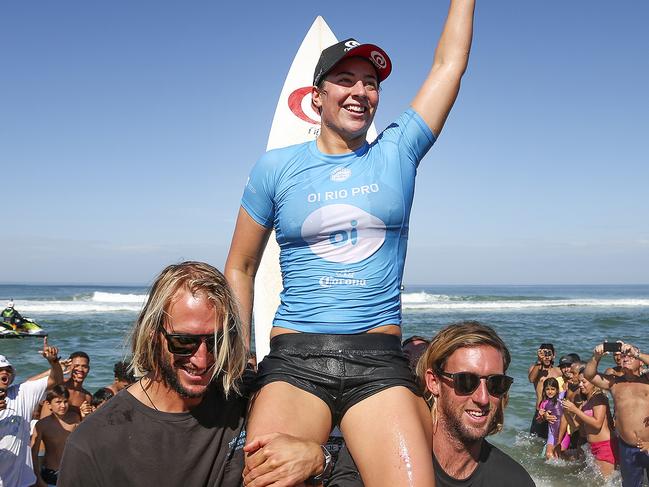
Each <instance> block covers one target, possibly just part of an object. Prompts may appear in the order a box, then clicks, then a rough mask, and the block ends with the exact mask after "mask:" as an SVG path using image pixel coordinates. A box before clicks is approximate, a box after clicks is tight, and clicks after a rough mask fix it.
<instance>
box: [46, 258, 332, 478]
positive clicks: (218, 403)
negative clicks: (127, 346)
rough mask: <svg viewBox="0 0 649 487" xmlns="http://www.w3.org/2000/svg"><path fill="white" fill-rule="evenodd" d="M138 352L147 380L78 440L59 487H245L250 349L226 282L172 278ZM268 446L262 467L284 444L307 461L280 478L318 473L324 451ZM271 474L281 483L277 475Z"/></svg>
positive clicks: (148, 317)
mask: <svg viewBox="0 0 649 487" xmlns="http://www.w3.org/2000/svg"><path fill="white" fill-rule="evenodd" d="M132 352H133V359H132V362H131V365H132V368H133V369H134V371H135V374H136V376H138V377H140V378H139V380H138V381H137V382H135V383H134V384H133V385H131V386H130V387H128V388H127V389H125V390H122V391H120V392H119V393H118V394H117V395H116V396H115V397H114V398H113V399H111V400H110V401H109V402H108V403H106V405H105V406H103V407H102V408H100V409H98V410H97V412H95V413H93V414H92V415H90V416H89V417H88V419H86V420H84V422H83V423H82V424H81V425H80V426H79V428H77V429H76V430H75V432H74V433H72V434H71V435H70V437H69V439H68V443H67V445H66V447H65V452H64V455H63V459H62V462H61V468H60V472H59V483H58V484H57V485H60V486H61V485H63V486H81V485H84V486H85V485H93V486H104V485H105V486H109V485H110V486H113V485H132V486H147V487H148V486H152V485H191V486H208V485H209V486H225V487H228V486H239V485H241V482H242V478H241V475H242V470H243V447H244V444H245V440H246V438H245V429H244V420H245V413H246V408H247V398H246V397H245V396H244V395H243V394H242V387H241V382H242V381H241V378H242V375H243V371H244V369H245V364H246V359H247V347H246V344H245V343H244V339H243V333H242V329H241V322H240V320H239V315H238V312H237V305H236V302H235V300H234V298H233V295H232V293H231V292H230V288H229V287H228V285H227V283H226V281H225V278H224V277H223V275H222V274H221V273H220V272H219V271H218V270H217V269H215V268H214V267H212V266H210V265H208V264H205V263H202V262H183V263H180V264H175V265H170V266H168V267H167V268H165V269H164V270H163V271H162V273H161V274H160V275H159V276H158V277H157V279H156V280H155V282H154V283H153V286H152V288H151V291H150V294H149V297H148V299H147V302H146V304H145V305H144V308H143V309H142V311H141V313H140V316H139V318H138V320H137V322H136V324H135V328H134V330H133V333H132ZM262 440H263V441H262V442H261V443H259V442H258V443H257V444H256V445H255V446H254V448H252V449H251V448H250V447H246V448H247V450H246V451H248V452H249V454H251V455H256V458H260V457H261V460H258V462H260V463H262V464H263V462H264V460H265V459H266V458H267V457H268V456H269V455H270V454H271V453H272V452H273V451H274V450H277V449H276V448H275V449H274V448H273V446H274V445H276V444H277V443H280V442H281V443H280V444H281V445H282V447H283V448H284V450H286V449H288V448H290V446H294V447H295V449H296V450H297V451H298V454H295V455H293V458H291V459H290V462H289V459H285V461H284V462H282V461H281V460H282V459H279V460H277V458H275V459H273V461H272V462H271V463H272V466H273V467H274V471H275V474H276V477H278V476H284V474H285V473H284V471H283V470H282V468H283V467H285V466H286V465H287V464H288V463H291V465H290V466H292V467H295V466H296V464H297V467H301V470H300V468H297V467H296V468H293V470H292V471H293V472H295V471H296V470H297V471H298V472H299V474H298V476H299V475H301V477H300V478H297V479H296V482H295V483H298V482H300V481H302V480H304V479H306V478H307V477H308V476H309V475H315V474H317V473H318V472H317V470H318V466H319V465H321V464H322V461H323V460H322V452H321V450H320V447H319V445H318V444H316V443H313V444H311V443H308V442H301V441H300V440H297V439H295V438H292V437H282V436H280V435H276V436H273V437H271V438H264V439H262ZM287 445H288V446H287ZM298 446H299V447H300V448H297V447H298ZM265 449H266V450H267V451H268V452H270V453H268V454H264V450H265ZM300 462H301V463H300ZM265 473H266V474H267V477H266V478H267V480H268V482H269V483H270V482H272V481H273V471H272V470H268V469H266V471H265ZM294 475H296V474H295V473H294ZM275 480H276V478H275ZM257 485H267V484H266V483H262V482H258V484H257Z"/></svg>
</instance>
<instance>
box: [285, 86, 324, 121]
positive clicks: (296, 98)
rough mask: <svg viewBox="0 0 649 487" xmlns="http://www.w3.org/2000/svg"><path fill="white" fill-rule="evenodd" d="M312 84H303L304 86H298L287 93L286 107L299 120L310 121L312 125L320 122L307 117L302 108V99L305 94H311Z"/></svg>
mask: <svg viewBox="0 0 649 487" xmlns="http://www.w3.org/2000/svg"><path fill="white" fill-rule="evenodd" d="M311 88H313V87H312V86H305V87H304V88H298V89H297V90H295V91H294V92H293V93H291V94H290V95H288V108H289V109H290V110H291V111H292V112H293V114H294V115H295V116H296V117H297V118H299V119H300V120H304V121H305V122H307V123H312V124H314V125H319V124H320V122H318V121H317V120H313V119H312V118H311V117H309V116H308V115H307V114H306V113H304V110H302V100H304V98H305V97H306V96H307V95H310V94H311Z"/></svg>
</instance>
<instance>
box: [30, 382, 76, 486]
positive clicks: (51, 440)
mask: <svg viewBox="0 0 649 487" xmlns="http://www.w3.org/2000/svg"><path fill="white" fill-rule="evenodd" d="M69 399H70V392H69V391H68V390H67V389H66V388H65V386H63V385H57V386H54V387H53V388H52V390H51V391H50V392H48V393H47V396H46V398H45V405H46V406H48V407H49V408H50V410H51V411H52V414H51V415H50V416H47V417H45V418H43V419H40V420H38V422H37V423H36V427H35V428H34V435H33V437H32V460H33V464H34V473H35V474H36V478H37V479H38V480H37V482H36V485H37V486H38V487H45V486H48V485H56V481H57V477H58V470H59V464H60V463H61V457H62V456H63V448H64V447H65V442H66V441H67V439H68V436H69V435H70V433H71V432H72V431H73V430H74V429H75V428H76V427H77V425H78V424H79V416H78V415H77V414H75V413H74V412H72V411H70V406H69V404H68V401H69ZM41 441H42V442H43V443H44V444H45V457H44V458H43V465H42V466H41V468H40V471H39V468H38V465H39V463H38V450H39V449H40V446H41Z"/></svg>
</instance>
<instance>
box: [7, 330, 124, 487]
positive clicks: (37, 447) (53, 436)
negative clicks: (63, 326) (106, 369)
mask: <svg viewBox="0 0 649 487" xmlns="http://www.w3.org/2000/svg"><path fill="white" fill-rule="evenodd" d="M39 353H40V354H41V355H42V356H43V357H44V358H45V359H46V360H47V361H48V362H49V363H50V368H49V369H48V370H46V371H45V372H43V373H40V374H38V375H35V376H33V377H30V378H28V379H27V380H25V381H24V382H22V383H20V384H13V382H14V379H15V377H16V370H15V368H14V366H13V364H12V362H10V361H9V359H8V358H7V357H5V356H4V355H0V485H2V486H14V485H15V486H27V485H36V486H38V487H43V486H45V485H56V483H57V477H58V471H59V466H60V462H61V458H62V456H63V450H64V446H65V444H66V441H67V438H68V436H69V435H70V433H71V432H72V431H74V430H75V429H76V427H77V426H78V425H79V424H80V423H81V421H82V420H84V419H85V418H86V417H87V416H88V415H90V414H92V413H93V412H94V411H96V410H97V409H98V408H99V407H100V406H102V405H103V404H104V403H105V402H106V401H107V400H109V399H110V398H112V397H113V396H114V395H115V394H117V393H118V392H119V391H120V390H122V389H125V388H126V387H128V386H129V385H130V384H132V383H133V382H135V378H134V376H133V373H132V371H130V370H129V363H128V362H125V361H120V362H117V363H116V364H115V366H114V375H115V380H114V382H113V383H111V384H109V385H107V386H106V387H102V388H100V389H98V390H97V391H96V392H95V393H94V394H91V393H90V392H88V391H87V390H86V389H85V388H84V385H83V383H84V380H85V379H86V377H87V376H88V373H89V371H90V357H89V356H88V354H87V353H85V352H82V351H77V352H73V353H72V354H71V355H70V356H69V357H68V358H67V359H61V358H60V356H59V350H58V348H57V347H54V346H51V345H50V344H48V341H47V337H45V338H44V339H43V348H42V349H41V350H39Z"/></svg>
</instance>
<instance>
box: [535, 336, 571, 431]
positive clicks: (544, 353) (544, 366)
mask: <svg viewBox="0 0 649 487" xmlns="http://www.w3.org/2000/svg"><path fill="white" fill-rule="evenodd" d="M554 358H555V352H554V345H553V344H552V343H541V346H539V348H538V350H537V351H536V362H534V363H533V364H532V365H530V367H529V369H528V370H527V378H528V380H529V381H530V382H531V383H532V384H534V391H535V403H534V405H535V410H534V416H532V424H531V425H530V434H533V435H536V436H538V437H539V438H543V439H544V440H547V439H548V422H547V421H544V420H542V419H540V417H539V404H540V403H541V401H542V400H543V382H544V381H545V379H547V378H549V377H553V378H555V379H557V380H559V381H561V382H560V384H559V385H560V387H561V389H562V390H563V381H562V379H561V370H559V368H558V367H555V366H554Z"/></svg>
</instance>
